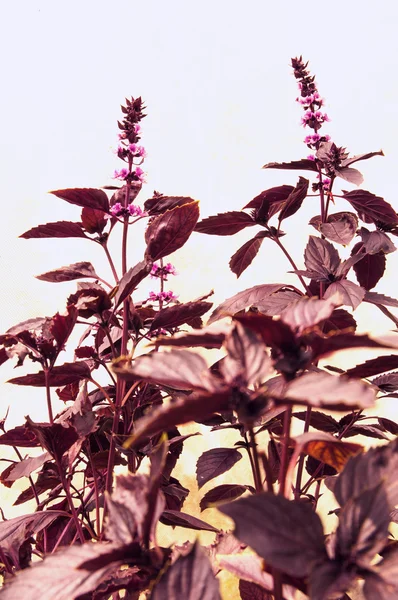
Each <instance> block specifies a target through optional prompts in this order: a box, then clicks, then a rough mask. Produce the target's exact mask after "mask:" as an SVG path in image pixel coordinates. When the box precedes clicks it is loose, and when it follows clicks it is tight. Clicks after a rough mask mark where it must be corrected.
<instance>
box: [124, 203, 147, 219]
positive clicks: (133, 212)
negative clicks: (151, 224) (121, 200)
mask: <svg viewBox="0 0 398 600" xmlns="http://www.w3.org/2000/svg"><path fill="white" fill-rule="evenodd" d="M127 210H128V211H129V214H130V216H131V217H146V216H148V213H147V212H145V211H143V210H142V208H140V207H139V206H136V205H135V204H129V205H128V207H127Z"/></svg>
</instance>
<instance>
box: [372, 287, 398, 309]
mask: <svg viewBox="0 0 398 600" xmlns="http://www.w3.org/2000/svg"><path fill="white" fill-rule="evenodd" d="M364 302H370V303H371V304H382V305H383V306H394V307H395V308H398V300H396V299H395V298H390V296H385V295H384V294H378V293H377V292H369V291H366V292H365V297H364Z"/></svg>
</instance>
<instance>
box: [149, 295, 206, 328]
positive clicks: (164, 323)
mask: <svg viewBox="0 0 398 600" xmlns="http://www.w3.org/2000/svg"><path fill="white" fill-rule="evenodd" d="M212 306H213V304H212V303H211V302H186V303H185V304H175V305H173V306H167V307H166V308H163V309H162V310H160V311H159V312H158V313H157V314H156V317H155V318H154V320H153V321H152V324H151V327H150V328H151V330H152V331H153V330H154V329H159V328H161V327H167V328H170V327H179V326H180V325H184V323H189V321H191V320H192V319H194V318H195V317H201V316H202V315H204V314H205V313H206V312H207V311H208V310H210V308H211V307H212Z"/></svg>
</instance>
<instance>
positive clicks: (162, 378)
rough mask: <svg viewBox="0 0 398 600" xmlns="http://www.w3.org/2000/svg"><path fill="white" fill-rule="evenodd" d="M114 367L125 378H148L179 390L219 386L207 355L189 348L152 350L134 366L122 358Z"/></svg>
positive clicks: (210, 388)
mask: <svg viewBox="0 0 398 600" xmlns="http://www.w3.org/2000/svg"><path fill="white" fill-rule="evenodd" d="M113 370H114V372H115V373H116V374H117V375H118V376H119V377H121V378H122V379H125V380H131V379H137V378H138V379H144V380H145V381H152V382H154V383H160V384H162V385H166V386H170V387H173V388H176V389H179V390H192V389H197V390H208V391H210V390H214V389H216V387H219V386H218V382H217V380H216V379H215V378H214V377H213V376H212V375H211V373H210V372H209V370H208V367H207V364H206V362H205V360H204V358H202V357H201V356H200V355H199V354H196V353H194V352H190V351H189V350H171V351H170V352H161V353H159V352H152V353H150V354H147V355H145V356H140V357H138V358H137V359H136V360H134V362H133V363H132V364H131V365H129V364H128V363H127V362H123V360H119V361H118V362H115V363H114V365H113Z"/></svg>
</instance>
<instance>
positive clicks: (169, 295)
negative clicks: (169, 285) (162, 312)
mask: <svg viewBox="0 0 398 600" xmlns="http://www.w3.org/2000/svg"><path fill="white" fill-rule="evenodd" d="M177 298H178V296H176V295H175V294H174V292H172V291H171V290H170V291H168V292H158V293H157V294H156V293H155V292H149V298H148V299H149V300H152V301H153V302H158V301H159V300H162V301H163V302H171V301H172V300H177Z"/></svg>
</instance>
